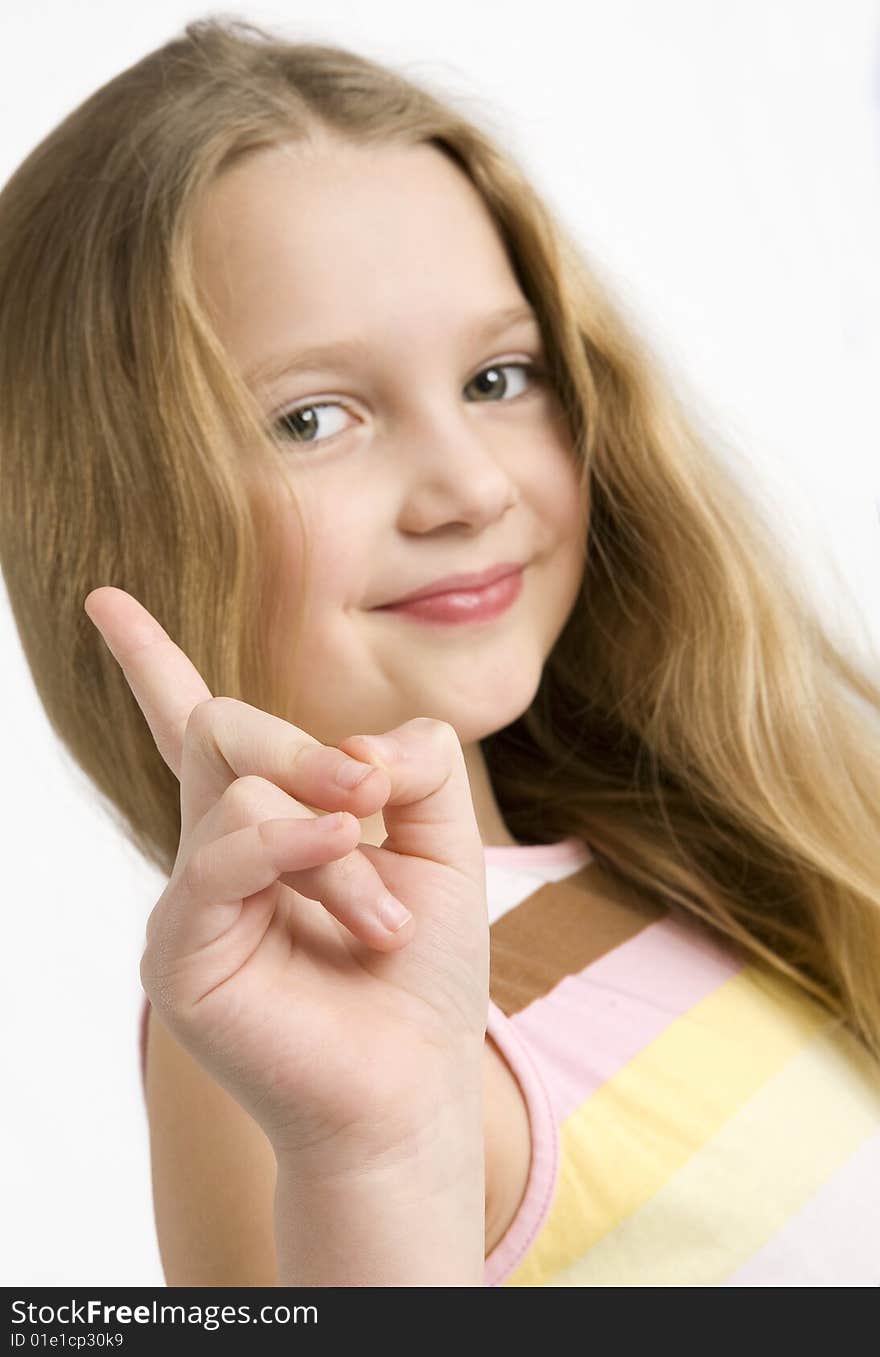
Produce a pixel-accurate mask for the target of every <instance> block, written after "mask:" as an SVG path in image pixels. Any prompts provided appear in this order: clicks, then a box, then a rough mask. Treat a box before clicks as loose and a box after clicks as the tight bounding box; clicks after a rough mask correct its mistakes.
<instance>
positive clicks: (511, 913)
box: [140, 838, 880, 1286]
mask: <svg viewBox="0 0 880 1357" xmlns="http://www.w3.org/2000/svg"><path fill="white" fill-rule="evenodd" d="M485 852H486V885H487V899H488V906H489V925H490V928H489V938H490V983H489V993H490V998H489V1013H488V1024H487V1033H488V1035H489V1036H491V1038H492V1039H493V1041H494V1042H495V1044H496V1045H497V1047H498V1048H499V1050H500V1052H501V1054H502V1055H503V1057H504V1059H505V1060H506V1061H507V1064H508V1065H509V1067H510V1069H511V1070H512V1072H513V1074H514V1075H515V1077H516V1079H517V1081H518V1082H519V1085H520V1087H521V1089H522V1093H523V1097H524V1100H525V1103H526V1107H527V1110H528V1116H529V1125H530V1131H531V1165H530V1169H529V1177H528V1181H527V1184H526V1188H525V1192H524V1194H523V1198H522V1200H521V1202H520V1204H519V1206H518V1208H517V1211H516V1214H515V1216H514V1218H513V1220H512V1221H511V1223H510V1225H509V1227H508V1229H507V1230H506V1232H505V1234H504V1236H503V1237H502V1238H501V1239H500V1240H499V1241H498V1243H497V1245H496V1246H495V1248H494V1249H493V1250H492V1251H491V1253H490V1254H489V1256H488V1257H487V1259H486V1265H485V1274H484V1280H485V1285H486V1286H878V1285H880V1067H878V1066H877V1064H876V1063H875V1062H873V1061H871V1059H870V1057H869V1056H868V1054H867V1053H866V1052H865V1051H864V1050H863V1048H862V1046H861V1044H860V1043H859V1042H858V1041H857V1040H856V1039H855V1037H853V1036H852V1035H850V1034H849V1033H848V1032H847V1031H846V1029H845V1028H843V1027H842V1025H841V1023H840V1020H839V1019H837V1018H835V1017H833V1016H831V1015H830V1014H827V1013H826V1012H825V1011H824V1009H822V1008H821V1007H820V1006H819V1005H818V1004H817V1003H815V1001H813V1000H812V999H811V998H810V997H809V996H808V995H805V994H804V993H803V992H802V991H801V990H800V988H799V987H798V986H796V985H795V984H794V983H793V982H790V981H788V980H786V979H785V978H784V977H781V976H778V975H777V974H776V973H775V972H773V971H771V970H770V968H768V967H765V966H763V965H761V964H757V963H756V962H754V961H753V960H752V959H751V958H750V957H748V956H747V955H746V954H745V953H740V951H739V949H738V948H737V947H736V946H735V944H733V943H732V942H730V941H728V940H727V939H725V938H722V937H720V935H718V934H717V933H715V931H714V930H712V929H710V928H709V926H708V925H706V924H703V923H702V922H701V921H699V920H697V919H695V918H693V917H692V916H691V915H689V914H688V913H686V912H685V911H683V910H681V909H680V908H679V907H678V906H676V905H673V906H671V907H670V908H669V909H656V910H652V911H651V912H650V913H649V914H648V915H646V917H645V918H644V919H643V920H642V921H641V922H638V923H637V924H636V928H637V931H636V928H633V929H632V930H631V931H632V936H629V937H628V938H626V940H624V941H623V942H616V943H615V940H614V937H613V933H614V927H613V925H612V924H610V923H609V920H607V919H604V918H603V917H602V914H601V910H600V911H599V912H598V913H597V912H596V909H595V904H596V901H595V897H593V898H592V899H591V898H590V897H589V896H588V895H587V894H585V890H588V879H587V874H586V869H587V868H588V866H589V864H590V863H591V862H592V861H593V855H592V853H591V852H590V849H589V848H588V847H587V846H586V845H585V844H584V843H583V842H582V841H581V840H579V839H577V838H569V839H563V840H561V841H560V842H558V843H555V844H549V845H541V846H523V845H520V846H516V847H512V848H495V847H487V848H486V850H485ZM148 1006H149V1001H146V1002H145V1004H144V1008H143V1012H142V1016H141V1024H140V1054H141V1073H142V1076H145V1070H146V1048H145V1037H146V1014H147V1008H148Z"/></svg>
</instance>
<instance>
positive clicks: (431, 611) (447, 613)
mask: <svg viewBox="0 0 880 1357" xmlns="http://www.w3.org/2000/svg"><path fill="white" fill-rule="evenodd" d="M522 582H523V572H522V567H521V566H518V567H516V568H515V569H514V570H512V571H510V572H508V573H507V574H505V575H502V576H498V575H497V574H496V577H495V579H494V580H493V581H491V582H490V583H489V584H485V585H483V587H482V588H480V589H474V588H471V589H461V588H459V589H446V590H444V591H443V592H442V593H437V594H424V593H423V594H422V597H421V598H417V599H410V600H409V601H407V602H403V603H393V604H387V605H386V606H385V607H383V608H379V609H377V610H376V611H377V612H387V613H399V614H401V615H402V616H406V617H412V618H414V619H418V620H419V621H422V622H442V623H460V622H488V621H490V620H491V619H492V618H494V617H498V616H499V614H501V613H503V612H504V611H505V609H506V608H509V607H510V605H511V604H512V603H513V602H514V600H515V599H517V598H518V597H519V594H520V591H521V590H522Z"/></svg>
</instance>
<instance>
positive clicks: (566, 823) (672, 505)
mask: <svg viewBox="0 0 880 1357" xmlns="http://www.w3.org/2000/svg"><path fill="white" fill-rule="evenodd" d="M316 134H317V135H326V134H329V135H332V136H336V137H340V138H342V139H344V140H347V141H349V142H351V143H355V144H364V143H370V142H385V143H392V142H396V143H398V144H401V143H402V144H409V145H417V144H421V143H426V144H429V145H432V146H434V147H436V148H437V149H438V150H439V151H441V152H442V153H444V154H446V155H448V156H450V157H451V158H452V160H453V162H454V163H455V164H456V165H457V166H458V167H459V168H460V169H461V171H462V172H463V173H464V174H465V175H467V176H468V178H469V179H470V181H471V182H472V183H473V185H474V186H475V187H476V189H477V190H478V191H479V193H480V194H481V195H482V198H483V200H484V202H485V204H486V207H487V209H488V211H489V212H490V213H491V215H492V217H493V218H494V220H495V222H496V223H497V225H498V228H499V230H500V232H501V235H502V238H503V241H504V244H505V247H506V248H507V250H508V252H509V256H510V260H511V264H512V267H513V268H514V270H515V272H516V275H517V279H518V282H519V284H520V286H521V288H522V290H523V292H524V293H525V295H526V297H527V298H528V299H529V301H530V302H531V304H532V306H533V307H534V310H535V312H536V315H537V317H538V319H539V321H540V324H541V327H542V331H543V336H544V340H545V345H546V350H547V353H548V355H549V358H550V365H551V376H552V377H553V379H554V382H555V386H556V389H557V391H558V394H559V399H560V402H561V408H562V409H563V410H564V414H565V418H566V421H567V423H568V426H569V427H570V430H571V437H572V446H573V449H574V451H575V453H576V455H577V458H578V464H579V468H580V478H581V489H582V494H583V502H584V522H585V528H584V531H585V534H586V538H587V541H586V565H585V571H584V578H583V587H582V592H581V596H580V599H579V602H578V604H577V605H576V607H575V608H574V610H573V612H572V614H571V617H570V619H569V621H568V623H567V625H566V627H565V629H564V631H563V633H562V634H561V635H560V637H559V639H558V641H557V643H556V645H555V647H554V649H553V652H552V654H551V655H550V656H549V658H548V660H547V663H546V666H545V669H544V673H543V676H542V680H541V683H540V687H539V689H538V692H537V694H536V696H535V699H534V701H533V702H532V704H531V706H530V707H529V709H528V710H527V711H526V712H525V713H524V714H523V715H522V716H521V717H520V718H519V719H518V720H516V721H514V722H513V723H512V724H511V725H510V726H508V727H506V728H505V729H503V730H499V731H498V732H496V733H494V734H493V735H491V736H489V737H487V738H486V739H485V740H484V741H483V748H484V751H485V755H486V760H487V764H488V767H489V772H490V776H491V779H492V784H493V787H494V790H495V794H496V796H497V799H498V803H499V806H500V808H501V811H502V814H503V816H504V818H505V821H506V823H507V825H508V827H509V829H510V830H511V832H512V833H513V834H514V836H515V837H516V838H517V839H518V840H519V841H521V842H531V843H541V842H551V841H553V840H556V839H559V838H561V837H565V836H567V835H570V834H576V835H579V836H581V837H582V838H584V839H585V840H586V841H587V842H588V843H589V844H590V846H591V847H592V848H593V850H594V852H595V854H596V856H597V858H598V859H599V861H600V862H602V863H604V864H605V865H606V867H607V868H608V869H609V870H610V871H612V872H616V873H619V874H620V876H621V877H622V878H625V879H626V880H628V881H629V882H631V883H632V884H634V885H635V886H637V887H638V888H639V889H641V890H642V891H644V892H646V893H648V894H649V895H651V896H653V897H655V898H656V899H657V900H658V901H664V902H675V903H677V904H678V905H680V906H681V907H683V908H684V909H686V910H688V911H690V912H691V914H693V915H695V916H698V917H699V918H701V919H703V920H704V921H705V922H706V923H708V924H709V925H710V926H711V927H713V928H714V929H716V930H718V931H719V932H720V933H722V934H724V935H725V936H726V937H728V938H729V939H731V940H733V941H734V942H736V943H738V944H740V945H742V946H743V947H745V948H746V949H747V951H748V952H749V953H750V954H751V956H752V957H753V958H755V959H759V960H760V961H761V962H762V963H764V964H765V965H769V966H770V967H772V968H774V969H775V970H776V971H777V972H781V973H783V974H784V975H786V976H788V977H789V978H790V979H791V980H792V981H794V982H796V984H797V985H799V986H801V987H802V989H803V990H805V991H807V992H808V993H809V994H810V995H812V996H813V998H814V999H815V1000H816V1001H818V1002H819V1003H821V1004H823V1005H824V1006H825V1007H826V1008H827V1009H828V1010H829V1011H831V1012H832V1013H833V1014H835V1015H836V1016H838V1017H839V1018H841V1019H842V1020H843V1022H844V1023H846V1024H847V1025H848V1026H849V1027H850V1029H851V1030H852V1031H853V1032H854V1033H855V1034H856V1036H857V1037H859V1038H860V1039H861V1041H862V1042H863V1043H864V1044H865V1046H866V1047H867V1048H868V1050H869V1051H870V1052H871V1053H872V1055H874V1056H875V1057H877V1058H880V778H878V768H880V723H878V720H877V718H878V715H880V685H878V682H877V681H876V678H875V676H872V675H870V674H869V672H868V670H867V667H866V666H865V665H864V664H862V663H860V662H858V661H857V660H856V659H855V658H854V656H852V655H851V654H847V653H845V651H844V650H843V649H842V648H841V647H840V646H839V645H838V644H836V643H835V642H834V641H833V640H832V638H831V636H830V635H829V633H828V631H827V629H826V627H825V626H823V624H822V622H821V621H820V619H819V616H818V615H817V610H816V607H815V604H814V602H813V601H812V600H811V599H810V598H809V597H807V596H806V594H805V592H804V590H803V588H802V587H801V586H800V585H799V583H798V575H797V570H796V567H795V566H794V565H793V563H792V561H791V560H790V559H788V557H787V555H786V554H785V552H784V551H783V549H782V547H781V546H780V544H779V543H778V542H777V541H776V540H775V537H774V533H773V530H772V526H771V525H770V524H769V522H768V521H767V519H766V518H765V517H764V515H763V512H762V509H761V506H760V505H759V503H758V501H757V499H754V500H753V499H751V498H750V497H748V496H747V494H746V491H745V489H744V486H743V485H742V484H741V483H740V482H739V480H738V479H737V478H735V477H734V475H733V472H732V470H731V469H729V468H728V467H726V466H725V463H724V461H723V460H722V459H721V458H720V457H719V456H717V455H716V453H715V452H713V450H712V447H711V443H712V439H711V438H708V437H707V436H706V435H705V433H703V432H702V431H701V430H700V429H699V428H698V427H697V425H696V422H695V419H694V417H693V416H691V415H687V414H686V413H685V411H684V410H683V408H682V406H681V404H680V402H679V401H678V400H677V399H676V398H674V397H673V394H672V391H671V384H670V382H669V381H668V380H665V379H664V376H663V374H662V373H661V370H660V367H659V363H658V361H657V360H656V359H655V358H654V356H653V355H652V354H651V352H650V351H649V349H648V346H647V345H646V343H645V342H644V341H643V340H642V339H641V338H639V337H638V336H637V335H636V333H635V332H634V328H633V327H632V326H631V325H629V324H628V323H627V322H626V321H625V319H624V317H623V315H622V314H621V311H620V308H619V307H616V306H615V304H614V303H613V301H612V299H611V297H610V296H609V295H608V292H607V290H606V289H604V288H603V286H602V285H601V284H600V282H599V279H598V277H597V275H596V271H595V270H594V269H593V268H592V267H591V265H590V264H589V262H588V261H587V259H586V258H585V257H584V254H583V252H582V251H581V250H580V249H579V248H578V246H577V245H576V244H575V243H574V241H573V240H572V239H571V238H570V237H569V236H567V235H566V233H565V232H564V230H563V229H562V227H561V226H560V225H559V224H558V223H557V222H555V221H554V220H553V218H552V216H551V215H550V213H549V211H548V210H547V208H546V206H545V205H544V204H542V202H541V201H540V199H539V198H538V197H537V195H536V194H535V192H534V191H533V190H532V188H531V187H530V186H529V184H528V183H527V182H526V180H525V178H524V176H523V175H522V174H521V173H520V172H519V170H518V169H517V167H516V165H515V164H514V163H513V161H512V158H511V157H510V155H509V154H507V153H506V152H505V151H503V150H502V149H501V148H500V147H499V146H498V145H496V144H495V142H494V140H493V138H492V136H491V135H489V133H488V132H487V131H486V130H483V129H481V128H480V127H478V126H476V125H474V121H473V119H472V118H471V117H469V116H465V115H464V114H463V113H462V112H461V111H460V110H459V109H458V108H457V107H456V105H455V101H454V100H452V99H449V98H444V97H442V96H441V95H440V94H438V93H435V92H433V91H431V90H430V89H429V88H428V87H427V86H424V85H422V86H419V85H417V84H415V83H414V82H413V81H411V80H410V79H408V78H406V77H404V76H403V75H402V74H401V73H398V72H396V71H394V70H393V69H390V68H388V67H386V66H383V65H381V64H378V63H376V62H373V61H370V60H367V59H365V58H364V57H362V56H359V55H356V54H355V53H352V52H350V51H347V50H344V49H342V48H339V47H335V46H324V45H317V44H309V43H300V44H296V43H291V42H286V41H281V40H278V39H277V38H276V37H274V36H272V35H270V34H268V33H266V32H265V31H263V30H261V29H259V28H256V27H255V26H254V25H252V24H248V23H245V22H240V21H235V20H228V19H227V20H224V21H218V20H214V19H208V20H201V21H197V22H194V23H191V24H189V25H187V26H186V28H185V30H184V32H183V34H182V35H181V36H180V37H179V38H176V39H175V40H173V41H171V42H168V43H167V44H165V45H164V46H162V47H161V48H159V49H158V50H156V51H154V52H152V53H149V54H148V55H147V56H146V57H144V58H143V60H141V61H139V62H137V63H136V64H135V65H133V66H131V67H130V68H129V69H127V70H125V71H123V72H122V73H121V74H119V75H118V76H116V77H115V78H114V79H112V80H111V81H109V82H108V83H107V84H105V85H104V86H103V87H102V88H100V89H99V90H97V91H96V92H95V93H94V94H93V95H91V96H90V97H89V98H88V99H86V100H85V102H83V103H82V104H81V105H80V106H79V107H78V108H76V109H75V110H74V111H73V112H72V113H71V114H70V115H69V116H68V117H67V118H66V119H65V120H64V121H63V122H62V123H60V124H59V126H57V127H56V128H55V129H54V130H53V131H52V132H51V133H50V134H49V135H48V136H47V137H46V138H45V139H44V140H43V141H42V142H41V143H40V144H39V145H38V146H37V147H36V148H35V149H34V150H33V151H32V152H31V153H30V155H29V156H28V157H27V158H26V159H25V161H24V162H23V163H22V164H21V165H20V166H19V168H18V169H17V170H16V172H15V173H14V174H13V175H12V177H11V178H10V179H9V180H8V182H7V183H6V185H5V186H4V188H3V190H2V193H0V561H2V568H3V573H4V576H5V581H6V586H7V590H8V594H9V599H10V603H11V606H12V611H13V614H14V617H15V621H16V624H17V627H18V631H19V635H20V638H21V643H22V646H23V649H24V653H25V656H26V658H27V661H28V663H29V665H30V670H31V673H32V676H33V680H34V683H35V685H36V688H37V690H38V693H39V696H40V699H41V701H42V703H43V706H44V708H45V711H46V713H47V715H48V718H49V721H50V723H51V725H52V727H53V729H54V730H55V732H56V733H57V735H58V736H59V737H60V739H61V740H62V741H63V743H64V744H65V746H66V747H67V749H68V750H69V751H70V753H71V754H72V756H73V758H74V759H75V760H76V762H77V763H78V764H79V766H80V767H81V768H82V769H83V770H84V772H85V773H86V775H87V776H88V777H89V778H90V780H91V782H92V783H93V785H94V786H95V788H96V789H97V791H98V792H99V793H100V794H101V795H102V796H103V797H104V798H106V803H107V809H108V811H109V812H110V814H111V815H112V816H113V817H114V819H115V820H116V821H117V823H118V826H119V828H120V829H121V830H122V832H123V833H125V834H126V836H127V837H128V838H129V839H130V840H131V841H132V842H133V843H134V844H135V846H136V847H137V849H138V850H139V851H140V852H141V853H142V854H143V855H144V856H145V857H146V858H147V860H149V861H150V862H151V863H153V864H154V865H156V866H158V867H159V868H160V869H161V870H162V871H163V872H165V873H170V872H171V870H172V868H173V864H174V860H175V857H176V854H177V848H178V842H179V837H180V807H179V794H178V785H177V782H176V779H175V778H174V775H173V774H172V773H171V772H170V771H169V769H168V768H167V767H166V765H165V763H164V762H163V760H162V759H161V757H160V755H159V753H158V751H157V750H156V747H155V745H154V743H153V739H152V736H151V735H150V732H149V730H148V728H147V726H146V723H145V721H144V719H143V716H142V714H141V712H140V709H139V708H138V706H137V704H136V702H135V701H134V698H133V697H132V694H131V692H130V690H129V688H128V685H127V683H126V682H125V679H124V678H123V676H122V674H121V671H120V670H119V668H118V666H117V664H116V662H115V661H114V660H113V658H112V656H111V655H110V654H109V652H108V650H107V648H106V646H105V645H104V644H103V642H102V640H101V638H100V636H99V635H98V633H97V631H96V630H95V628H94V626H93V625H92V624H91V622H90V621H89V619H88V618H87V616H86V615H85V613H84V612H83V607H82V604H83V600H84V598H85V596H86V594H87V593H89V592H90V590H92V589H93V588H95V587H97V586H98V585H103V584H115V585H117V586H119V587H120V588H123V589H126V590H128V591H129V592H131V593H132V594H134V595H135V597H136V598H138V599H140V600H141V601H142V602H143V603H144V605H145V606H146V607H147V608H148V609H149V610H150V611H151V612H152V613H153V614H154V615H155V616H156V617H157V618H158V619H159V620H160V621H161V623H162V625H163V626H164V627H165V628H166V630H167V631H168V632H169V634H170V635H171V636H172V637H174V639H175V640H176V641H177V642H178V644H179V645H181V646H182V647H183V649H184V650H185V651H186V653H187V654H188V655H189V656H190V657H191V658H192V660H193V662H194V663H195V664H196V665H197V667H198V668H199V670H200V671H201V673H202V674H203V675H204V677H205V680H206V682H207V683H208V685H209V687H210V689H211V691H212V692H214V693H217V694H221V693H222V694H227V695H230V696H234V697H239V698H241V699H242V700H244V701H247V702H250V703H253V704H255V705H257V706H259V707H261V708H263V709H265V710H267V711H271V712H273V713H276V714H278V715H282V716H285V717H286V718H287V719H292V720H295V711H296V704H295V695H292V694H291V692H290V690H289V686H288V685H287V682H286V678H285V673H284V671H285V669H286V668H287V667H286V666H283V665H280V664H279V663H278V662H277V655H275V654H274V653H273V651H272V649H271V647H270V638H271V637H273V635H275V633H276V631H277V628H276V626H275V619H274V611H273V610H274V607H275V606H276V604H278V602H279V600H278V599H277V598H275V597H274V596H273V590H272V588H271V579H272V578H273V573H274V569H275V566H276V563H277V559H278V558H277V557H276V555H275V552H276V551H277V550H279V549H280V548H279V542H278V538H277V536H276V535H275V534H274V533H273V531H272V530H271V522H272V515H271V514H268V515H267V514H266V512H265V510H266V508H267V505H271V504H272V503H273V502H274V504H275V505H276V508H277V501H278V494H279V486H280V485H281V484H282V483H283V481H284V477H283V475H279V465H280V462H279V459H280V455H281V454H280V452H279V449H278V448H277V446H276V445H275V443H274V442H273V440H272V439H271V437H270V435H269V433H268V431H267V430H266V428H265V427H264V424H263V422H262V420H261V419H260V416H259V412H258V410H257V409H256V407H255V402H254V399H253V397H252V396H251V394H250V393H249V391H248V389H247V387H246V386H245V385H244V383H243V381H242V379H241V378H240V377H239V375H238V374H237V373H236V372H235V370H234V369H233V367H232V365H231V364H230V362H229V359H228V357H227V355H226V353H225V351H224V349H223V347H222V345H221V344H220V343H219V342H218V340H217V338H216V336H215V333H214V331H213V329H212V326H211V323H210V318H209V316H208V315H207V314H206V310H205V307H204V305H203V301H202V296H201V294H200V291H199V287H198V281H197V278H196V274H195V270H194V267H193V249H192V240H193V222H194V220H195V213H196V211H197V208H198V205H199V202H200V201H201V197H202V194H203V193H204V191H205V190H206V188H207V187H208V186H209V185H210V183H211V182H212V180H213V179H214V178H215V176H216V175H218V174H219V173H221V172H222V171H223V170H224V169H226V168H227V167H228V166H229V165H231V164H232V163H234V161H235V160H237V159H238V158H239V157H241V156H244V155H247V154H248V153H250V152H252V151H254V150H256V149H258V148H261V147H265V146H269V145H273V144H276V143H279V142H282V141H297V140H301V139H303V138H307V137H309V136H313V135H316ZM242 448H246V449H247V459H246V461H245V462H244V463H243V460H242ZM243 473H244V474H243ZM290 498H291V503H292V504H293V507H294V509H295V510H296V502H295V499H294V497H293V495H292V493H291V495H290ZM587 504H589V511H587V508H586V506H587ZM275 521H276V522H277V521H280V520H278V518H277V514H276V520H275ZM307 574H308V571H307V570H306V572H305V573H304V579H305V578H306V577H307ZM306 588H307V585H306V584H304V585H303V589H304V590H305V589H306ZM277 592H280V591H277ZM303 596H304V597H305V594H303Z"/></svg>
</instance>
